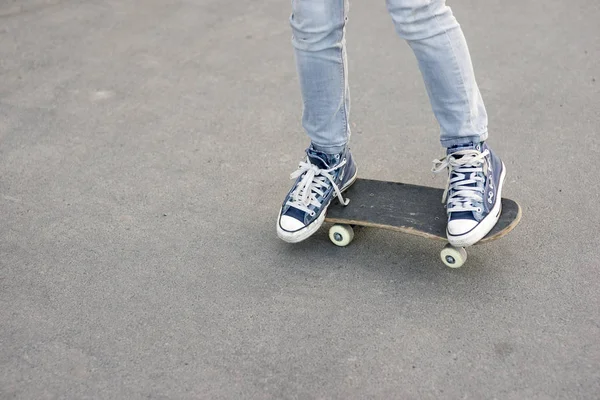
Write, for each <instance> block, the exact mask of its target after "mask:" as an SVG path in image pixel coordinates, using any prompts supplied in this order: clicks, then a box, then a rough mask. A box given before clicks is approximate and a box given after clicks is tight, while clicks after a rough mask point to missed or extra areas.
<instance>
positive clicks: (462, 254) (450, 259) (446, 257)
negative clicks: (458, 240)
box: [440, 244, 467, 268]
mask: <svg viewBox="0 0 600 400" xmlns="http://www.w3.org/2000/svg"><path fill="white" fill-rule="evenodd" d="M440 257H441V259H442V262H443V263H444V264H446V266H447V267H450V268H460V267H462V266H463V265H464V263H465V261H467V251H466V250H465V249H464V247H454V246H452V245H451V244H447V245H446V247H444V249H443V250H442V251H441V252H440Z"/></svg>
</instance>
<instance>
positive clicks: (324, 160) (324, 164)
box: [307, 149, 336, 169]
mask: <svg viewBox="0 0 600 400" xmlns="http://www.w3.org/2000/svg"><path fill="white" fill-rule="evenodd" d="M307 155H308V158H309V160H310V163H311V164H313V165H316V166H317V167H318V168H320V169H329V168H331V167H333V166H334V165H335V162H336V159H335V154H325V153H321V152H319V151H316V150H313V149H309V150H308V152H307Z"/></svg>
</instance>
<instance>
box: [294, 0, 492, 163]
mask: <svg viewBox="0 0 600 400" xmlns="http://www.w3.org/2000/svg"><path fill="white" fill-rule="evenodd" d="M386 2H387V8H388V11H389V13H390V15H391V17H392V21H393V22H394V25H395V27H396V32H397V33H398V35H400V37H402V38H403V39H405V40H406V41H407V42H408V44H409V45H410V47H411V48H412V50H413V52H414V54H415V56H416V57H417V60H418V63H419V68H420V70H421V74H422V76H423V79H424V81H425V87H426V88H427V94H428V95H429V100H430V102H431V106H432V108H433V112H434V114H435V116H436V118H437V121H438V123H439V125H440V139H441V142H442V146H444V147H451V146H454V145H459V144H464V143H468V142H471V141H475V142H479V141H484V140H486V139H487V113H486V111H485V106H484V104H483V100H482V98H481V94H480V93H479V88H478V87H477V83H476V82H475V75H474V73H473V66H472V63H471V56H470V55H469V49H468V47H467V43H466V41H465V37H464V35H463V32H462V30H461V28H460V25H459V24H458V22H457V21H456V18H454V15H453V14H452V10H451V9H450V7H448V6H446V1H445V0H386ZM347 20H348V0H292V14H291V16H290V24H291V26H292V32H293V37H292V44H293V46H294V49H295V55H296V63H297V69H298V76H299V80H300V88H301V92H302V99H303V104H304V110H303V115H302V125H303V127H304V129H305V130H306V132H307V133H308V135H309V137H310V139H311V142H312V144H313V146H314V147H315V148H316V149H317V150H319V151H323V152H326V153H337V152H340V151H342V150H343V148H344V146H345V145H346V144H347V143H348V140H349V138H350V125H349V122H348V113H349V109H350V94H349V89H348V65H347V58H346V40H345V27H346V22H347Z"/></svg>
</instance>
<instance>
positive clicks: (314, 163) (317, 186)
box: [277, 146, 356, 243]
mask: <svg viewBox="0 0 600 400" xmlns="http://www.w3.org/2000/svg"><path fill="white" fill-rule="evenodd" d="M306 154H307V156H306V159H305V160H304V161H301V162H300V165H299V166H298V169H297V170H296V171H295V172H293V173H292V174H291V175H290V178H291V179H295V180H296V181H295V183H294V186H293V187H292V189H291V190H290V191H289V192H288V194H287V196H286V198H285V200H284V202H283V205H282V207H281V211H280V212H279V218H278V219H277V235H278V236H279V237H280V238H281V239H282V240H284V241H286V242H289V243H297V242H301V241H302V240H305V239H306V238H308V237H309V236H311V235H312V234H313V233H315V232H316V231H317V230H318V229H319V228H320V227H321V225H323V221H324V220H325V213H326V212H327V207H329V203H331V200H332V199H333V196H334V195H335V196H337V197H338V199H339V200H340V202H341V203H342V204H344V205H346V204H348V200H346V199H344V198H343V197H342V192H343V191H344V190H346V189H348V188H349V187H350V186H351V185H352V184H353V183H354V181H355V180H356V164H355V163H354V160H353V159H352V154H350V150H349V149H346V150H344V151H343V152H341V153H339V154H325V153H321V152H319V151H316V150H315V149H313V148H312V146H311V147H309V148H308V149H307V150H306Z"/></svg>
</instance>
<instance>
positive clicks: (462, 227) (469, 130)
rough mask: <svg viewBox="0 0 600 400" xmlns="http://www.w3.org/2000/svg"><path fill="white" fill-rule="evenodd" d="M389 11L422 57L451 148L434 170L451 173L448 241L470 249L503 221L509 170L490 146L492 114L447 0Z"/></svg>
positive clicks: (392, 4)
mask: <svg viewBox="0 0 600 400" xmlns="http://www.w3.org/2000/svg"><path fill="white" fill-rule="evenodd" d="M387 6H388V10H389V11H390V14H391V15H392V19H393V21H394V24H395V26H396V31H397V32H398V34H399V35H400V36H401V37H403V38H404V39H406V41H407V42H408V44H409V45H410V47H411V48H412V49H413V51H414V53H415V56H416V57H417V60H418V62H419V68H420V69H421V73H422V74H423V79H424V81H425V87H426V88H427V93H428V94H429V99H430V101H431V106H432V108H433V111H434V113H435V116H436V118H437V120H438V122H439V124H440V128H441V142H442V145H443V146H444V147H447V148H448V150H447V156H446V157H445V158H444V159H442V160H436V161H435V167H434V171H436V172H441V171H443V170H446V169H447V170H448V174H449V177H448V183H447V188H446V192H445V193H444V201H445V202H446V210H447V213H448V227H447V230H446V232H447V235H448V241H449V242H450V243H451V244H452V245H454V246H470V245H472V244H475V243H476V242H478V241H479V240H481V239H482V238H483V237H485V235H486V234H487V233H488V232H489V231H490V230H491V229H492V228H493V227H494V225H495V224H496V222H498V218H499V216H500V208H501V200H500V199H501V196H502V185H503V183H504V177H505V176H506V168H505V166H504V163H502V161H501V160H500V158H499V157H498V156H497V155H496V154H495V153H494V152H493V151H492V150H491V149H490V148H489V147H488V145H487V143H485V140H486V139H487V135H488V132H487V113H486V111H485V107H484V105H483V100H482V99H481V94H480V93H479V88H478V87H477V83H476V82H475V75H474V73H473V66H472V64H471V57H470V55H469V50H468V48H467V43H466V41H465V37H464V36H463V33H462V30H461V29H460V26H459V25H458V22H457V21H456V19H455V18H454V16H453V15H452V11H451V10H450V8H449V7H447V6H446V1H445V0H387Z"/></svg>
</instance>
